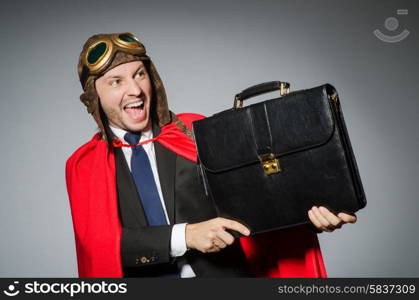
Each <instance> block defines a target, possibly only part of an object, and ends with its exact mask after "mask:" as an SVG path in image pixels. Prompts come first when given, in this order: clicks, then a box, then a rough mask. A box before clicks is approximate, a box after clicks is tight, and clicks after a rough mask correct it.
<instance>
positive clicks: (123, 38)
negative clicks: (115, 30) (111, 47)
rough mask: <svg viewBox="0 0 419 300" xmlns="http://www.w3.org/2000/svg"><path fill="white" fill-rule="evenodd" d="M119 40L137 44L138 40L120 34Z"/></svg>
mask: <svg viewBox="0 0 419 300" xmlns="http://www.w3.org/2000/svg"><path fill="white" fill-rule="evenodd" d="M119 38H120V39H121V40H123V41H124V42H127V43H138V40H137V39H136V38H134V37H133V36H130V35H127V34H120V35H119Z"/></svg>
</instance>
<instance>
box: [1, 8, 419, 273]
mask: <svg viewBox="0 0 419 300" xmlns="http://www.w3.org/2000/svg"><path fill="white" fill-rule="evenodd" d="M397 9H408V14H407V15H397V13H396V10H397ZM418 13H419V5H417V1H295V0H293V1H290V0H289V1H288V0H287V1H279V0H278V1H263V0H262V1H218V0H217V1H214V0H213V1H205V2H203V1H141V0H137V1H31V2H29V1H2V2H1V10H0V39H1V47H0V62H1V64H0V87H1V96H0V99H1V102H0V128H1V140H2V147H1V156H0V167H1V171H2V172H1V175H0V191H1V193H0V195H1V196H0V197H1V208H0V239H1V246H0V277H73V276H77V268H76V256H75V246H74V236H73V229H72V222H71V215H70V208H69V203H68V198H67V192H66V187H65V178H64V166H65V161H66V159H67V158H68V157H69V156H70V155H71V154H72V153H73V151H74V150H75V149H76V148H78V147H79V146H80V145H81V144H83V143H85V142H86V141H88V140H89V139H90V138H91V136H92V135H93V134H94V132H95V130H96V127H95V123H94V122H93V120H92V119H91V117H90V116H89V115H88V114H87V113H86V110H85V107H84V106H83V105H82V104H81V102H80V101H79V100H78V97H79V95H80V93H81V87H80V83H79V81H78V77H77V73H76V63H77V58H78V54H79V53H80V50H81V47H82V44H83V43H84V41H85V40H86V39H87V38H88V37H89V36H90V35H92V34H95V33H99V32H121V31H132V32H133V33H135V34H137V35H138V36H139V37H140V38H141V39H142V40H143V42H144V43H145V45H146V47H147V50H148V53H149V55H150V56H151V57H152V58H153V60H154V62H155V63H156V65H157V68H158V70H159V72H160V75H161V77H162V79H163V82H164V83H165V86H166V90H167V94H168V99H169V103H170V106H171V109H172V110H173V111H175V112H197V113H202V114H205V115H211V114H213V113H215V112H218V111H220V110H224V109H226V108H229V107H231V105H232V102H233V95H234V94H235V93H237V92H239V91H241V90H242V89H244V88H246V87H248V86H250V85H253V84H256V83H261V82H264V81H271V80H285V81H289V82H290V83H291V84H292V89H302V88H309V87H313V86H316V85H320V84H323V83H326V82H329V83H332V84H333V85H335V87H336V88H337V89H338V91H339V93H340V96H341V101H342V107H343V110H344V114H345V118H346V124H347V127H348V130H349V134H350V137H351V140H352V145H353V148H354V151H355V154H356V157H357V161H358V166H359V169H360V173H361V177H362V180H363V184H364V188H365V192H366V195H367V200H368V204H367V207H366V208H365V209H364V210H362V211H360V212H359V213H358V222H357V223H356V224H355V225H347V226H344V227H343V228H342V229H341V230H337V231H335V232H334V233H322V234H320V235H319V239H320V243H321V247H322V251H323V256H324V259H325V263H326V268H327V271H328V274H329V276H330V277H344V276H350V277H358V276H359V277H371V276H379V277H381V276H395V277H405V276H419V260H418V253H419V240H418V233H419V230H418V225H419V220H418V218H417V216H418V212H419V201H418V186H419V175H418V174H419V172H418V166H419V158H418V157H419V156H418V150H419V101H418V94H419V84H418V78H419V76H418V75H419V72H418V53H419V51H418V44H419V43H418V35H419V18H418ZM388 17H395V18H397V20H398V21H399V26H398V28H397V29H396V30H394V31H389V30H388V29H386V28H385V25H384V21H385V20H386V19H387V18H388ZM393 25H394V20H393ZM396 25H397V24H396ZM375 29H380V30H381V31H382V32H383V33H385V34H388V35H395V34H398V33H400V32H401V31H402V30H404V29H407V30H409V31H410V35H409V36H408V37H407V38H406V39H404V40H403V41H401V42H399V43H385V42H383V41H381V40H379V39H377V38H376V37H375V36H374V35H373V31H374V30H375ZM262 98H263V97H262ZM260 100H263V99H260ZM284 247H286V245H284Z"/></svg>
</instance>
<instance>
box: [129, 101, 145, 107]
mask: <svg viewBox="0 0 419 300" xmlns="http://www.w3.org/2000/svg"><path fill="white" fill-rule="evenodd" d="M143 104H144V101H138V102H135V103H131V104H128V105H127V106H125V108H136V107H140V106H141V105H143Z"/></svg>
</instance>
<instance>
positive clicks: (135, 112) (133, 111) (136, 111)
mask: <svg viewBox="0 0 419 300" xmlns="http://www.w3.org/2000/svg"><path fill="white" fill-rule="evenodd" d="M125 111H126V113H127V114H128V116H129V117H130V118H131V119H133V120H138V119H139V118H140V117H141V113H142V111H143V110H142V109H141V108H139V107H137V108H126V109H125Z"/></svg>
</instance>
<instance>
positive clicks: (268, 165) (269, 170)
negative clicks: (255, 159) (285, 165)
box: [259, 153, 282, 175]
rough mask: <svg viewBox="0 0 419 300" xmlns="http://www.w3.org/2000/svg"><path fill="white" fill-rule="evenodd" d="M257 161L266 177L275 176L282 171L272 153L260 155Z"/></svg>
mask: <svg viewBox="0 0 419 300" xmlns="http://www.w3.org/2000/svg"><path fill="white" fill-rule="evenodd" d="M259 159H260V163H261V165H262V168H263V171H264V172H265V174H266V175H271V174H276V173H279V172H281V171H282V170H281V166H280V164H279V160H278V159H276V158H275V155H274V154H273V153H266V154H260V155H259Z"/></svg>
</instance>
